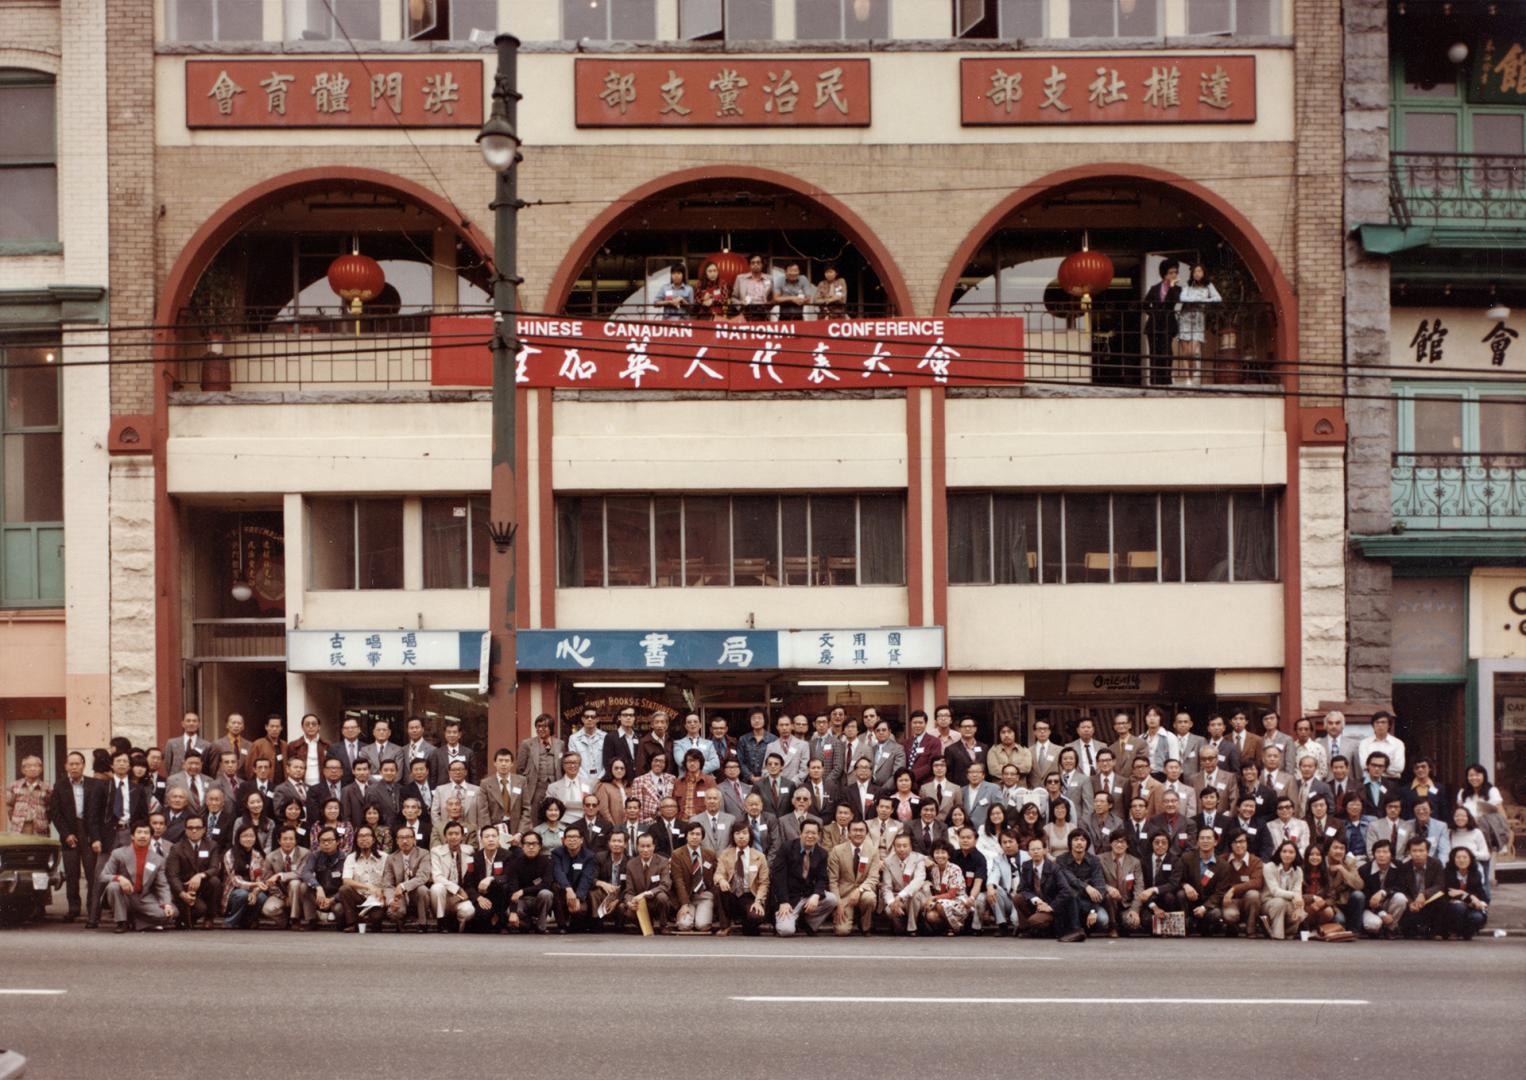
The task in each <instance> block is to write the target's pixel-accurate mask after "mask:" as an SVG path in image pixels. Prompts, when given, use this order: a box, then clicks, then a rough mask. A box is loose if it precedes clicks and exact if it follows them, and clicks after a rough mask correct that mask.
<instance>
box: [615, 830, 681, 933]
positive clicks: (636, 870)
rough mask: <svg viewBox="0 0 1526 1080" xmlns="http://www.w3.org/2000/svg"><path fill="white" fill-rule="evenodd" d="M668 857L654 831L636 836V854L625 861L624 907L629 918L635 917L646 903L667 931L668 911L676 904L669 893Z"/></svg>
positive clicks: (660, 928) (661, 928) (654, 923)
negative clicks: (659, 844) (654, 836)
mask: <svg viewBox="0 0 1526 1080" xmlns="http://www.w3.org/2000/svg"><path fill="white" fill-rule="evenodd" d="M668 888H669V875H668V860H667V859H665V858H663V857H662V856H661V855H658V854H657V842H656V841H655V840H653V839H652V837H651V834H649V833H642V834H641V835H640V836H638V837H637V838H636V854H635V856H634V857H632V858H631V859H630V860H628V861H627V862H626V864H625V894H624V897H623V898H622V900H621V907H622V909H623V910H624V913H625V917H626V918H628V919H635V918H637V916H638V913H639V911H640V909H641V908H642V907H643V906H644V907H645V908H646V911H647V915H648V917H649V918H650V919H651V921H652V926H653V927H655V928H656V930H657V933H659V934H662V933H666V932H667V925H668V912H669V910H670V909H671V908H672V906H673V901H672V899H671V898H670V895H669V892H668Z"/></svg>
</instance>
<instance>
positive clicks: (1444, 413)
mask: <svg viewBox="0 0 1526 1080" xmlns="http://www.w3.org/2000/svg"><path fill="white" fill-rule="evenodd" d="M1394 390H1395V392H1396V393H1397V394H1398V395H1399V400H1398V403H1397V407H1396V408H1395V410H1394V422H1395V424H1396V425H1397V427H1398V431H1397V433H1396V435H1397V437H1396V439H1395V449H1396V450H1398V451H1399V452H1400V453H1401V454H1413V455H1415V457H1416V458H1417V459H1418V460H1420V461H1421V462H1422V463H1425V464H1430V465H1445V464H1453V463H1455V462H1456V460H1457V459H1460V458H1462V457H1470V456H1473V455H1480V454H1481V455H1487V456H1491V457H1494V456H1502V455H1508V456H1510V457H1512V458H1513V459H1517V460H1519V461H1521V462H1526V394H1521V393H1514V392H1511V391H1510V390H1509V389H1508V388H1507V387H1504V386H1499V387H1495V386H1489V385H1487V384H1484V385H1476V384H1475V385H1467V384H1452V385H1446V386H1436V385H1435V384H1431V385H1428V386H1403V385H1399V386H1395V387H1394Z"/></svg>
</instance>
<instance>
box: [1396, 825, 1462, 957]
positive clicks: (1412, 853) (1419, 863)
mask: <svg viewBox="0 0 1526 1080" xmlns="http://www.w3.org/2000/svg"><path fill="white" fill-rule="evenodd" d="M1399 880H1400V881H1402V882H1404V895H1405V896H1407V897H1409V904H1408V906H1407V907H1406V908H1405V911H1404V914H1403V915H1402V916H1400V918H1399V931H1400V932H1401V933H1402V934H1403V935H1404V936H1405V937H1421V938H1429V937H1431V936H1432V935H1433V934H1443V933H1446V932H1447V931H1448V930H1450V929H1451V924H1450V923H1449V922H1448V918H1447V907H1446V889H1445V887H1444V885H1443V883H1442V870H1441V861H1440V860H1439V859H1433V858H1431V854H1430V842H1429V841H1427V840H1426V838H1425V837H1423V836H1412V837H1410V838H1409V860H1408V861H1407V862H1406V863H1404V866H1403V868H1402V872H1401V873H1400V875H1399Z"/></svg>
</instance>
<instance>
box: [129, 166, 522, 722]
mask: <svg viewBox="0 0 1526 1080" xmlns="http://www.w3.org/2000/svg"><path fill="white" fill-rule="evenodd" d="M335 187H350V188H353V189H354V190H356V191H370V192H377V193H380V194H384V195H395V196H398V197H400V198H402V199H405V200H407V201H408V202H409V203H412V204H413V205H415V206H419V207H422V208H424V209H426V210H429V211H430V212H432V213H433V214H435V215H436V216H437V217H438V218H439V219H440V220H441V221H442V222H444V223H445V224H446V225H447V226H449V227H450V228H451V229H453V230H454V231H455V232H456V234H457V235H459V236H460V237H462V239H464V240H465V241H466V242H467V243H469V244H471V245H472V247H473V248H475V249H476V251H477V253H478V254H479V255H480V256H482V258H484V259H486V260H489V261H491V259H492V253H493V244H492V241H491V240H490V239H489V238H488V237H487V235H486V234H485V233H483V231H482V230H481V229H479V228H477V226H475V225H473V224H472V223H471V222H470V221H468V220H466V219H465V218H463V217H462V216H461V212H460V210H459V209H458V208H457V207H456V206H455V205H453V204H452V203H451V202H450V201H449V200H448V199H446V198H444V197H443V196H441V195H438V194H436V193H435V192H432V191H430V190H429V189H427V188H425V187H423V186H421V185H419V184H416V183H414V182H413V181H412V180H407V179H404V178H403V177H401V176H394V175H392V174H391V173H386V172H382V171H380V170H379V169H358V168H350V167H346V166H324V167H322V168H314V169H299V170H296V171H295V172H288V173H282V174H281V175H279V176H272V177H270V178H269V179H268V180H263V181H261V182H260V183H258V184H255V185H254V186H253V187H250V188H246V189H245V190H243V191H242V192H240V193H239V194H237V195H235V196H234V197H233V198H231V199H229V200H228V201H227V202H226V203H224V204H223V205H222V206H221V207H220V208H219V209H218V210H217V212H216V213H214V214H213V215H212V216H211V217H209V218H208V219H207V220H206V221H205V222H204V223H203V224H202V226H201V227H200V228H199V229H197V230H196V232H195V233H194V234H193V235H192V236H191V238H190V240H188V241H187V242H186V245H185V247H183V248H182V249H181V251H180V255H179V256H178V257H177V258H176V259H175V262H174V265H173V266H171V267H170V272H169V274H168V275H167V276H166V278H165V280H164V285H163V287H162V288H161V289H160V291H159V302H158V304H157V305H156V306H155V309H154V311H155V315H154V323H155V324H156V325H157V326H160V327H169V326H172V325H173V324H174V322H175V320H176V318H177V317H178V316H179V313H180V311H181V309H182V308H184V307H185V305H186V304H187V302H189V300H190V298H191V291H192V290H193V289H194V288H195V286H196V282H197V280H198V279H200V277H201V275H202V273H203V272H204V271H205V270H206V268H207V266H208V264H210V263H211V261H212V259H213V258H214V257H215V256H216V255H217V253H218V252H219V251H220V250H222V246H223V245H224V244H226V243H227V242H228V241H229V240H230V239H231V238H232V237H233V236H234V234H236V233H237V232H238V230H239V229H241V228H243V227H244V225H246V224H248V222H249V221H250V220H251V219H252V218H253V217H254V216H255V215H256V214H258V213H260V211H262V210H264V209H266V208H267V207H269V206H272V205H275V204H277V203H280V202H283V201H285V200H287V199H290V198H293V197H294V196H297V195H301V194H303V193H304V192H308V191H314V190H331V189H333V188H335ZM154 359H155V361H156V362H155V364H154V372H155V377H154V434H153V457H154V555H155V558H154V575H155V592H156V593H157V596H158V603H157V612H156V614H157V617H156V619H155V628H154V646H155V647H154V660H155V684H156V686H157V694H156V707H155V711H156V713H157V721H158V723H157V727H158V734H159V738H160V739H161V740H163V739H167V738H170V737H171V736H173V735H175V734H177V731H178V727H177V724H178V721H179V719H180V714H179V708H180V700H179V698H180V694H179V692H178V691H179V687H180V610H181V608H180V530H179V529H178V528H177V527H176V525H175V507H174V504H173V503H172V502H171V501H170V497H169V486H168V479H167V477H166V475H165V464H166V456H165V450H166V438H167V436H168V432H169V386H170V376H171V370H170V365H171V364H172V362H173V361H174V360H175V359H176V345H175V334H174V333H173V332H172V331H170V330H168V329H161V330H158V331H156V333H155V345H154Z"/></svg>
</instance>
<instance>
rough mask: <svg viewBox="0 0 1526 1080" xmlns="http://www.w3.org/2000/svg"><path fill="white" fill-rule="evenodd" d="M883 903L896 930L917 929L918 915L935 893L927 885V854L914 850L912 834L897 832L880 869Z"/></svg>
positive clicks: (911, 930)
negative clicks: (897, 834) (898, 833)
mask: <svg viewBox="0 0 1526 1080" xmlns="http://www.w3.org/2000/svg"><path fill="white" fill-rule="evenodd" d="M880 890H881V891H880V903H881V906H882V907H883V908H884V909H885V914H886V915H888V916H890V925H891V926H893V927H895V929H896V930H897V932H899V931H901V930H905V931H906V932H907V933H908V934H915V933H916V932H917V919H918V918H920V917H921V915H922V909H923V907H925V906H926V905H927V902H928V900H929V899H931V897H932V893H931V891H929V889H928V887H927V856H925V855H922V854H920V853H918V852H915V851H912V850H911V837H910V836H908V835H906V834H905V833H901V834H900V835H899V836H897V837H896V838H895V840H894V842H893V843H892V844H891V847H890V857H889V858H888V859H886V860H885V861H884V864H883V865H882V867H881V869H880Z"/></svg>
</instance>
